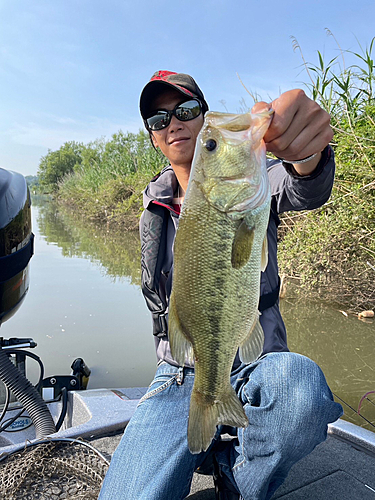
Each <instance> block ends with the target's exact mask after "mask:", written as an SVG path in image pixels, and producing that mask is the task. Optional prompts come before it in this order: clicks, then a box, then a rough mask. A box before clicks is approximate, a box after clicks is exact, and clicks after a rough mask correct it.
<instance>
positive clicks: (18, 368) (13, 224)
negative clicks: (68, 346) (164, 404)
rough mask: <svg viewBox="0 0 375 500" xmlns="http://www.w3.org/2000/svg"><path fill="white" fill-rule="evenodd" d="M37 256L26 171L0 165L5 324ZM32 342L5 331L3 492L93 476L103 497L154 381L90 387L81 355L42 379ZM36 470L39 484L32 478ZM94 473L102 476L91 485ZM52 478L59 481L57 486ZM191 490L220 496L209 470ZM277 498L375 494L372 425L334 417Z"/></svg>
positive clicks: (16, 494)
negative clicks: (117, 453) (30, 370)
mask: <svg viewBox="0 0 375 500" xmlns="http://www.w3.org/2000/svg"><path fill="white" fill-rule="evenodd" d="M32 254H33V236H32V232H31V216H30V197H29V193H28V189H27V186H26V182H25V180H24V178H23V176H20V174H16V173H12V172H8V171H5V170H4V169H0V325H1V323H3V322H4V321H6V320H8V319H10V318H11V317H12V315H13V314H15V312H16V311H17V310H18V308H19V307H20V305H21V304H22V302H23V300H24V298H25V296H26V294H27V291H28V286H29V273H28V267H29V261H30V259H31V256H32ZM35 346H36V344H35V342H34V341H33V339H31V338H26V339H25V338H17V337H13V338H11V339H3V338H2V337H0V379H1V381H2V382H3V385H2V391H1V390H0V470H1V472H2V473H1V475H0V477H1V479H0V497H1V498H5V494H6V498H7V499H8V498H9V499H13V498H21V497H22V496H25V492H29V490H30V488H31V487H30V484H33V488H34V489H35V491H36V493H35V497H33V498H39V497H43V498H49V497H48V495H47V494H45V493H43V494H44V495H45V496H42V494H41V493H40V491H41V490H40V491H39V490H38V488H42V487H45V488H52V489H53V488H55V489H57V490H58V489H59V487H60V486H61V487H64V488H66V495H67V497H68V498H74V496H75V495H77V494H78V493H75V492H76V491H77V484H79V485H82V484H83V483H84V481H83V478H84V477H86V476H87V478H88V479H87V481H86V483H85V485H84V488H86V489H87V488H89V486H90V487H91V492H92V495H94V496H92V498H96V497H95V495H96V496H97V494H98V492H99V489H100V484H101V481H102V479H103V477H104V474H105V472H106V470H107V469H108V465H109V462H110V459H111V456H112V454H113V452H114V450H115V449H116V447H117V445H118V443H119V441H120V439H121V436H122V434H123V431H124V429H125V427H126V425H127V424H128V422H129V420H130V418H131V417H132V415H133V413H134V411H135V409H136V407H137V404H138V402H139V400H140V398H141V397H142V396H143V395H144V394H145V392H146V390H147V388H146V387H130V388H112V389H108V388H101V389H87V384H88V380H89V376H90V369H89V368H88V367H87V366H86V364H85V362H84V360H83V359H82V358H77V359H76V360H75V361H74V362H73V364H72V366H71V370H72V372H71V373H70V374H68V375H48V376H47V377H44V375H43V364H42V361H41V360H39V358H38V357H37V356H35V355H33V354H32V349H33V348H34V347H35ZM28 357H33V358H34V359H36V358H38V359H36V360H37V361H38V363H39V364H40V367H41V376H40V380H39V382H38V383H37V385H36V387H34V386H33V385H32V384H31V383H30V382H29V381H28V379H27V358H28ZM12 394H13V396H12ZM224 439H230V437H229V436H228V437H225V436H224ZM67 450H68V451H67ZM72 450H73V451H72ZM83 450H84V451H83ZM53 458H56V460H55V462H53V460H52V459H53ZM44 459H45V460H44ZM94 462H95V467H94V465H93V464H94ZM62 463H63V464H64V467H63V468H61V464H62ZM48 464H49V465H48ZM50 464H55V465H50ZM56 464H57V465H56ZM48 467H50V469H48ZM51 467H53V469H51ZM59 468H60V469H59ZM68 469H69V472H67V470H68ZM94 469H95V471H94ZM37 470H39V473H37ZM20 471H21V473H20ZM48 471H49V472H48ZM93 471H94V472H95V474H94V473H93ZM30 474H31V475H32V474H34V476H33V478H32V479H31V481H34V482H33V483H30V482H28V479H27V477H29V476H30ZM38 474H39V475H38ZM85 474H86V476H85ZM93 475H95V481H96V482H95V481H94V483H92V484H91V483H90V485H89V482H90V481H91V479H92V476H93ZM52 477H55V479H56V482H55V483H53V484H52V486H51V481H52V479H51V478H52ZM20 478H21V479H20ZM44 480H45V484H44V485H42V486H41V483H42V482H43V481H44ZM22 481H23V482H24V489H22V488H21V486H20V483H21V482H22ZM12 491H13V493H12ZM38 491H39V492H38ZM4 492H6V493H4ZM38 495H39V496H38ZM80 498H81V497H80ZM187 498H190V499H191V500H210V499H212V500H213V499H215V490H214V484H213V478H212V476H211V475H202V474H198V473H196V474H195V475H194V478H193V483H192V487H191V491H190V494H189V496H188V497H187ZM272 498H273V499H283V500H310V499H311V500H312V499H315V500H316V499H319V500H334V499H337V500H339V499H340V500H349V499H350V500H353V499H354V500H355V499H358V500H367V499H369V500H375V433H374V432H371V431H369V430H367V429H364V428H361V427H359V426H357V425H354V424H352V423H350V422H347V421H345V420H343V419H339V420H337V421H336V422H334V423H332V424H330V425H329V426H328V438H327V440H326V441H325V442H323V443H321V444H320V445H319V446H317V447H316V448H315V450H314V451H313V452H312V453H310V454H309V455H307V456H306V457H305V458H304V459H302V460H301V461H300V462H298V463H297V464H295V466H294V467H293V468H292V469H291V471H290V473H289V475H288V477H287V479H286V481H285V482H284V484H283V485H282V486H281V487H280V488H279V489H278V490H277V491H276V492H275V494H274V496H273V497H272Z"/></svg>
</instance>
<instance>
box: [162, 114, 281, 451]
mask: <svg viewBox="0 0 375 500" xmlns="http://www.w3.org/2000/svg"><path fill="white" fill-rule="evenodd" d="M271 116H272V110H271V111H265V112H264V113H259V114H251V113H246V114H243V115H236V114H228V113H216V112H209V113H207V114H206V117H205V121H204V125H203V128H202V130H201V132H200V134H199V136H198V138H197V145H196V150H195V155H194V159H193V164H192V169H191V173H190V179H189V184H188V188H187V191H186V194H185V200H184V203H183V206H182V211H181V216H180V220H179V227H178V229H177V234H176V239H175V243H174V270H173V286H172V293H171V298H170V303H169V316H168V322H169V340H170V345H171V352H172V355H173V357H174V359H175V360H176V361H177V362H178V363H179V364H180V365H181V366H183V365H184V363H185V361H186V359H187V358H188V359H194V363H195V381H194V387H193V391H192V395H191V401H190V412H189V423H188V444H189V449H190V451H191V452H192V453H199V452H201V451H202V450H203V451H205V450H207V448H208V447H209V445H210V443H211V441H212V438H213V437H214V435H215V432H216V426H217V425H219V424H226V425H230V426H234V427H245V426H246V425H247V424H248V419H247V417H246V414H245V412H244V410H243V407H242V404H241V402H240V401H239V399H238V398H237V395H236V393H235V391H234V389H233V388H232V386H231V385H230V373H231V368H232V364H233V361H234V358H235V356H236V352H237V350H238V348H239V349H240V358H241V360H242V361H243V362H245V363H250V362H252V361H254V360H255V359H257V358H258V357H259V356H260V354H261V352H262V350H263V343H264V334H263V330H262V327H261V326H260V323H259V312H258V302H259V293H260V272H261V270H264V269H265V267H266V265H267V234H266V233H267V225H268V219H269V215H270V199H271V195H270V187H269V182H268V174H267V171H266V154H265V145H264V142H263V136H264V134H265V132H266V130H267V128H268V126H269V124H270V121H271Z"/></svg>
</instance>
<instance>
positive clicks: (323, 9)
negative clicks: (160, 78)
mask: <svg viewBox="0 0 375 500" xmlns="http://www.w3.org/2000/svg"><path fill="white" fill-rule="evenodd" d="M374 19H375V2H374V1H373V0H361V1H360V2H356V3H355V4H354V3H353V1H352V0H314V1H304V0H300V1H299V2H296V1H295V0H278V1H276V0H267V2H265V1H257V2H256V1H254V0H190V1H189V2H180V1H178V0H174V1H172V0H105V1H104V0H33V1H30V0H0V167H2V168H6V169H9V170H14V171H17V172H20V173H22V174H23V175H36V174H37V171H38V166H39V163H40V159H41V157H42V156H44V155H46V154H47V153H48V151H49V150H52V151H54V150H56V149H59V148H60V147H61V146H62V145H63V144H64V143H65V142H67V141H77V142H83V143H85V144H87V143H89V142H90V141H94V140H95V139H98V138H101V137H105V138H107V139H110V138H111V136H112V134H114V133H116V132H118V131H119V130H122V131H123V132H134V133H137V132H138V131H139V130H140V129H142V128H143V124H142V120H141V118H140V115H139V96H140V93H141V90H142V88H143V87H144V85H145V84H146V83H147V81H148V80H149V79H150V77H151V76H152V74H153V73H154V72H155V71H157V70H160V69H162V70H170V71H176V72H182V73H188V74H191V75H192V76H193V77H194V78H195V79H196V81H197V82H198V84H199V86H200V87H201V88H202V90H203V92H204V94H205V97H206V100H207V101H208V103H209V105H210V109H211V110H215V111H229V112H239V111H240V110H241V108H242V106H241V101H242V99H245V101H246V103H247V105H248V106H249V107H250V106H251V105H252V104H253V100H252V98H251V97H250V95H249V94H248V93H247V92H246V90H245V88H244V87H243V85H242V84H241V81H242V82H243V83H244V85H245V86H246V88H247V89H248V90H249V91H250V92H252V93H256V94H257V95H259V96H260V97H261V98H262V100H265V101H271V100H272V99H275V98H277V97H278V95H280V93H282V92H285V91H287V90H290V89H292V88H303V89H305V90H306V92H308V89H307V88H306V87H305V86H304V85H305V84H306V82H308V76H307V73H306V72H305V71H304V70H303V67H302V59H301V55H300V53H299V51H298V50H297V51H295V50H293V43H292V42H293V41H292V38H291V37H295V39H297V41H298V44H299V46H300V47H301V49H302V51H303V55H304V57H305V59H306V60H307V61H308V62H310V63H313V64H317V63H318V59H317V51H318V50H319V51H320V52H321V53H323V54H324V56H325V58H326V60H327V61H329V60H330V59H332V58H333V57H336V56H337V55H339V54H340V51H339V48H338V45H337V43H336V41H335V39H336V40H337V42H338V43H339V45H340V46H341V48H342V49H344V50H352V51H356V52H358V51H360V46H359V44H361V45H362V47H363V48H365V47H366V46H368V45H369V44H370V42H371V40H372V38H373V37H374V36H375V24H374ZM327 29H328V30H329V31H330V32H331V33H332V34H333V35H334V37H333V36H332V35H329V34H327ZM346 57H348V58H349V57H350V56H349V55H348V54H346ZM237 75H239V76H240V79H241V81H240V80H239V78H238V76H237Z"/></svg>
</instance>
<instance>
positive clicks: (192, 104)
mask: <svg viewBox="0 0 375 500" xmlns="http://www.w3.org/2000/svg"><path fill="white" fill-rule="evenodd" d="M201 113H202V106H201V103H200V102H199V101H198V100H197V99H191V101H186V102H183V103H181V104H178V105H177V106H176V107H175V108H174V109H172V110H171V111H167V110H164V109H159V110H158V111H156V113H155V114H154V115H152V116H150V117H149V118H147V119H146V124H147V128H148V129H149V130H162V129H163V128H166V127H168V125H169V124H170V123H171V120H172V116H175V117H176V118H177V120H180V121H181V122H188V121H189V120H194V118H197V116H199V115H200V114H201Z"/></svg>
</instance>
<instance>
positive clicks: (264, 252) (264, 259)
mask: <svg viewBox="0 0 375 500" xmlns="http://www.w3.org/2000/svg"><path fill="white" fill-rule="evenodd" d="M267 264H268V239H267V233H266V235H265V236H264V240H263V246H262V257H261V263H260V265H261V269H260V270H261V271H265V269H266V267H267Z"/></svg>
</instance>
